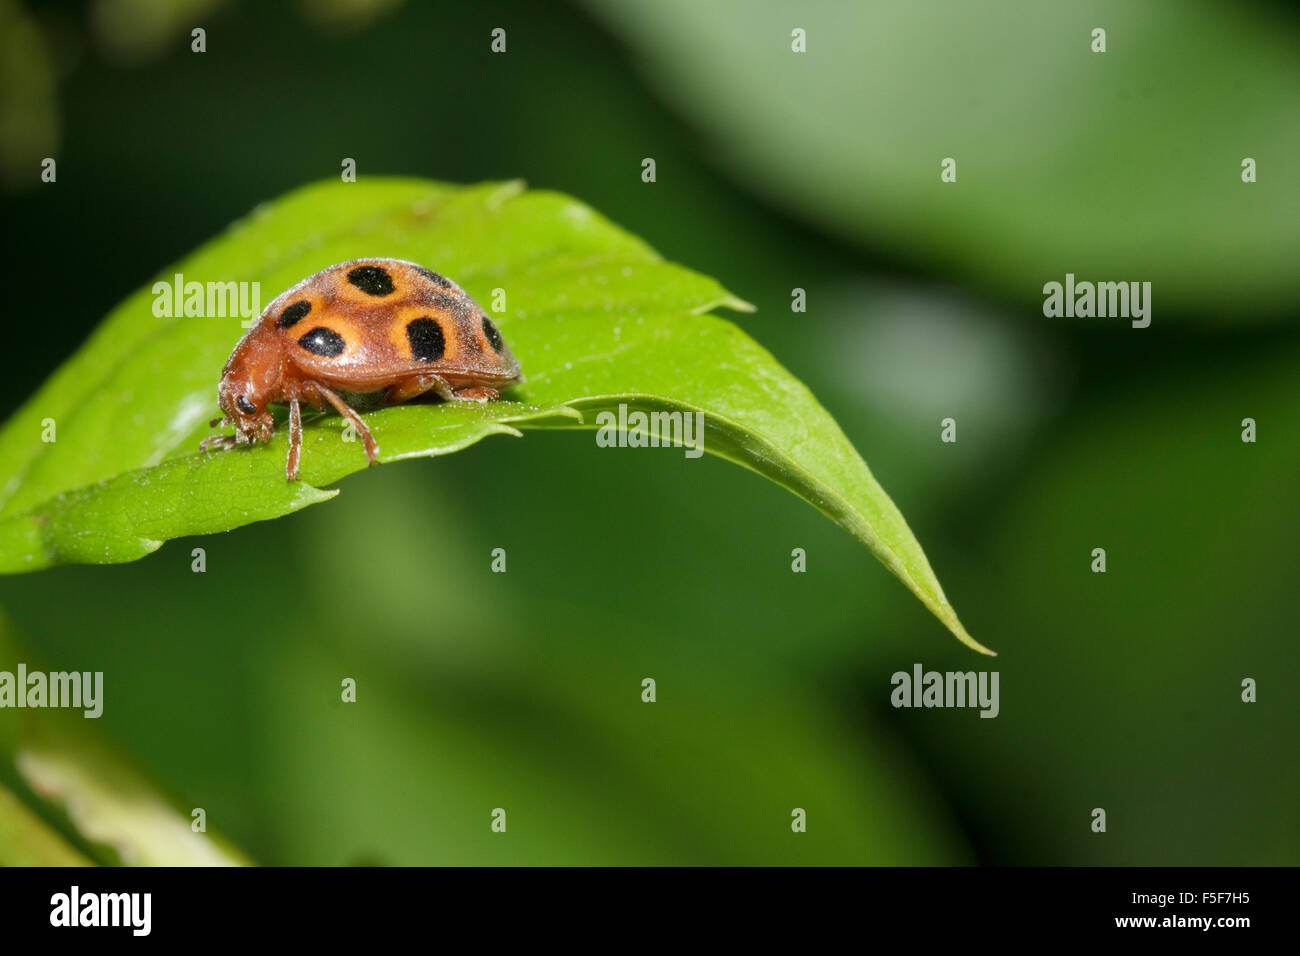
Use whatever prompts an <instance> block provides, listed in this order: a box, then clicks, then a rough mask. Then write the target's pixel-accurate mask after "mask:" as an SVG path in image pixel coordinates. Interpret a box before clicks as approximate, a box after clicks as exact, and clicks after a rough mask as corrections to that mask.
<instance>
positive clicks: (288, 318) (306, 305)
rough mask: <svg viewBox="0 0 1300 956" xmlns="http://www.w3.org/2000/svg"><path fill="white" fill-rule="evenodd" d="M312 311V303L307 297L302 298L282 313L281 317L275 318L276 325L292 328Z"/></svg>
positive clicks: (282, 327)
mask: <svg viewBox="0 0 1300 956" xmlns="http://www.w3.org/2000/svg"><path fill="white" fill-rule="evenodd" d="M310 311H311V303H310V302H308V301H307V300H306V299H300V300H299V301H297V302H295V303H294V304H293V305H291V306H289V308H287V309H285V310H284V311H283V312H281V313H280V317H279V318H278V319H276V320H275V324H276V327H277V328H281V329H288V328H292V327H293V326H295V325H297V324H298V323H299V322H301V321H302V320H303V319H305V318H306V317H307V313H308V312H310Z"/></svg>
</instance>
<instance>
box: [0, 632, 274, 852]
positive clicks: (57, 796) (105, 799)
mask: <svg viewBox="0 0 1300 956" xmlns="http://www.w3.org/2000/svg"><path fill="white" fill-rule="evenodd" d="M18 661H25V662H26V663H27V665H28V668H29V670H31V671H34V670H37V669H44V668H43V667H42V666H40V665H37V664H35V663H34V662H33V656H32V655H31V654H30V653H29V652H28V651H27V650H26V649H25V648H24V647H23V645H22V644H21V643H20V642H19V641H17V640H16V639H15V637H14V633H13V629H12V627H11V626H10V624H9V623H8V621H7V620H6V619H5V618H4V617H3V616H0V670H7V671H10V672H13V671H14V670H15V668H16V665H17V662H18ZM55 669H56V670H57V669H59V668H55ZM71 714H76V712H75V711H73V712H71ZM94 723H95V722H94V721H86V720H85V719H84V718H82V717H81V716H80V715H79V714H77V715H76V716H71V715H70V713H69V712H67V711H61V710H50V709H41V710H33V709H23V710H17V709H9V708H6V709H5V710H3V711H0V757H3V759H4V762H5V763H6V764H8V765H10V766H6V767H4V774H3V775H0V780H3V779H4V777H5V776H9V775H11V774H16V776H17V777H18V778H21V779H22V781H23V782H24V783H25V784H26V785H27V787H29V788H30V789H31V791H32V793H33V794H35V796H36V797H37V798H39V799H42V800H45V801H47V802H48V803H49V804H51V805H52V806H53V807H55V808H56V809H57V810H58V811H59V812H60V813H61V814H66V818H67V824H68V826H69V827H71V828H72V829H74V830H75V831H76V832H77V833H78V834H79V835H80V836H81V837H82V838H83V839H84V840H85V841H86V842H87V843H88V844H91V845H94V846H98V847H103V848H105V850H107V851H108V853H107V855H106V861H108V862H122V863H125V864H128V865H139V866H242V865H246V864H247V863H248V862H249V861H248V859H247V858H246V857H245V856H244V855H243V854H242V853H240V852H239V851H238V850H237V849H235V847H234V846H232V845H231V844H230V843H229V842H228V841H227V840H226V839H225V838H224V837H222V836H219V835H218V834H217V833H215V832H213V831H208V832H203V833H196V832H194V831H193V830H192V829H191V821H190V819H189V817H188V816H187V815H183V814H182V813H181V812H180V811H179V810H178V809H177V808H176V806H175V804H174V802H173V801H172V800H169V799H168V798H167V797H166V796H164V795H163V793H162V792H161V791H160V790H159V789H158V788H157V787H156V786H155V785H154V784H153V783H151V782H149V781H148V780H147V779H146V778H145V777H144V776H143V775H142V774H141V773H140V772H139V771H137V770H136V769H134V768H133V767H132V766H131V764H130V762H129V761H128V760H127V759H126V758H125V757H123V756H121V755H120V754H118V753H117V751H116V750H115V749H114V748H113V747H112V746H110V745H109V744H108V743H107V742H106V741H105V740H104V739H103V738H102V737H101V736H100V735H99V734H98V733H97V732H96V730H95V729H92V728H93V725H94ZM24 859H25V860H26V861H27V862H22V861H23V860H24ZM86 862H89V861H87V860H86V859H85V858H84V857H82V855H81V854H80V853H79V852H78V851H76V850H73V849H72V848H71V847H69V846H67V845H66V843H65V841H64V840H63V838H62V837H61V836H59V835H58V834H56V833H55V832H54V831H53V830H52V829H50V828H49V827H48V826H47V825H46V824H45V823H44V822H42V821H41V820H40V818H39V817H38V816H36V815H35V814H34V813H33V812H32V811H31V809H30V808H28V807H27V806H26V805H24V804H23V803H22V801H21V800H19V798H18V796H17V795H15V794H14V793H12V792H10V791H8V790H6V789H5V788H4V786H3V785H0V865H35V864H40V865H58V866H69V865H76V864H83V863H86Z"/></svg>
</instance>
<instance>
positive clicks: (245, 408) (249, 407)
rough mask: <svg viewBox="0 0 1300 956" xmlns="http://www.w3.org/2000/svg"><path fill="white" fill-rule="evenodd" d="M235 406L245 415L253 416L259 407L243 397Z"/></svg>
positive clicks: (237, 399) (239, 398)
mask: <svg viewBox="0 0 1300 956" xmlns="http://www.w3.org/2000/svg"><path fill="white" fill-rule="evenodd" d="M235 405H236V406H237V407H238V408H239V410H240V411H241V412H243V413H244V414H245V415H252V414H253V413H254V412H256V411H257V407H256V406H255V405H254V404H253V403H252V402H250V401H249V400H248V399H246V398H245V397H244V396H243V395H240V396H239V397H238V398H236V399H235Z"/></svg>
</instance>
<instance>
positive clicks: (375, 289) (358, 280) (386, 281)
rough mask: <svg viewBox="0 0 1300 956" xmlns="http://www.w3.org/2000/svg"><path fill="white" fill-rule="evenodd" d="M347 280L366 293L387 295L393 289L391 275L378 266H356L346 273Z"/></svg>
mask: <svg viewBox="0 0 1300 956" xmlns="http://www.w3.org/2000/svg"><path fill="white" fill-rule="evenodd" d="M348 281H349V282H351V283H352V284H353V285H354V286H356V287H357V288H358V289H360V290H361V291H362V292H364V293H365V294H366V295H389V294H390V293H391V292H392V291H393V277H392V276H390V275H389V274H388V271H387V270H386V269H381V268H379V266H357V267H356V268H355V269H353V270H352V271H351V272H349V273H348Z"/></svg>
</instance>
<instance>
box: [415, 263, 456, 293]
mask: <svg viewBox="0 0 1300 956" xmlns="http://www.w3.org/2000/svg"><path fill="white" fill-rule="evenodd" d="M415 271H416V272H418V273H420V275H422V276H424V277H425V278H426V279H428V280H429V281H430V282H432V283H433V284H434V285H436V286H440V287H441V288H444V289H450V288H451V280H450V279H448V278H447V277H446V276H440V275H438V273H436V272H434V271H433V270H432V269H426V268H425V267H424V266H416V267H415Z"/></svg>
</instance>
